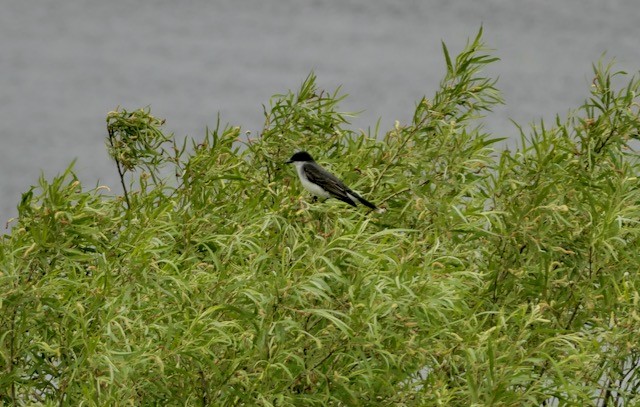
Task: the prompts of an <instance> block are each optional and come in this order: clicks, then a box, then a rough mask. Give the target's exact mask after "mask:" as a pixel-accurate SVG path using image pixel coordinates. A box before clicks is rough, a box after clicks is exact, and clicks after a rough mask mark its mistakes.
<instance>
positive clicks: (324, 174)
mask: <svg viewBox="0 0 640 407" xmlns="http://www.w3.org/2000/svg"><path fill="white" fill-rule="evenodd" d="M302 169H303V171H304V175H306V176H307V179H309V181H311V182H313V183H314V184H316V185H319V186H321V187H322V188H323V189H324V190H325V191H327V192H328V193H329V194H330V195H331V196H332V197H334V198H336V199H339V200H341V201H343V202H346V203H348V204H349V205H351V206H356V203H355V202H353V200H352V199H351V198H349V196H348V195H347V193H351V194H353V192H352V191H351V190H350V189H349V188H348V187H347V186H346V185H345V184H344V183H343V182H342V181H340V180H339V179H338V177H336V176H335V175H333V174H332V173H330V172H329V171H327V170H325V169H324V168H322V167H320V166H319V165H309V164H307V165H305V166H303V167H302Z"/></svg>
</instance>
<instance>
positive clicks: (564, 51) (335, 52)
mask: <svg viewBox="0 0 640 407" xmlns="http://www.w3.org/2000/svg"><path fill="white" fill-rule="evenodd" d="M0 5H1V7H0V138H1V140H2V146H3V148H2V149H0V165H1V167H0V171H1V174H2V175H1V176H0V225H2V227H4V224H5V222H6V221H7V220H8V219H9V218H10V217H12V216H16V215H17V209H16V205H17V204H18V203H19V201H20V194H21V193H22V192H24V191H26V190H28V188H29V186H30V185H34V184H36V183H37V180H38V177H39V176H40V174H44V176H45V177H46V178H52V177H53V176H55V175H56V174H58V173H60V172H62V171H64V170H65V168H66V167H67V166H68V165H69V163H70V162H71V161H72V160H73V159H77V163H76V165H75V171H76V173H77V174H78V175H79V177H80V179H81V181H82V182H83V183H84V186H85V188H91V187H93V186H96V185H98V184H99V185H107V186H109V187H110V188H111V189H112V191H113V192H114V193H120V191H121V190H120V186H119V181H118V177H117V173H116V168H115V165H114V163H112V162H111V161H110V159H109V158H108V156H107V153H106V149H105V137H106V131H105V117H106V114H107V112H109V111H110V110H113V109H114V108H115V107H116V106H121V107H124V108H126V109H136V108H139V107H145V106H150V107H151V109H152V113H153V114H154V115H155V116H157V117H163V118H166V119H167V122H166V127H165V129H166V130H167V131H168V132H174V133H175V134H176V136H177V137H184V136H191V137H195V138H202V137H203V135H204V132H205V128H206V127H207V126H210V127H213V126H215V124H216V117H217V114H218V113H220V116H221V121H222V123H223V124H225V123H229V124H232V125H240V126H242V128H243V130H244V131H247V130H250V131H252V132H253V133H254V134H255V133H257V131H258V130H259V129H260V128H261V126H262V123H263V115H262V104H267V105H268V101H269V98H270V97H271V96H272V95H273V94H275V93H286V91H287V90H289V89H291V90H297V88H298V87H299V86H300V84H301V83H302V81H303V80H304V79H305V77H306V76H307V75H308V74H309V73H310V72H311V71H312V70H313V71H314V72H315V73H316V75H317V76H318V83H319V85H320V87H322V88H324V89H327V90H334V89H335V88H336V87H337V86H339V85H342V87H343V88H342V89H343V92H344V93H348V94H349V97H348V98H347V100H346V101H344V102H343V103H342V105H341V106H342V110H343V111H363V112H362V113H361V114H360V115H359V116H358V117H357V118H355V119H353V121H352V125H353V129H354V130H357V129H365V130H366V129H367V128H369V127H371V128H374V127H375V124H376V121H377V120H378V119H380V120H381V128H380V129H381V133H384V132H385V131H386V130H388V129H389V128H391V127H392V126H393V123H394V121H395V120H399V121H400V122H407V121H409V120H410V118H411V115H412V112H413V109H414V107H415V104H416V102H417V101H418V100H419V99H420V98H421V97H422V96H423V95H426V96H427V97H428V98H430V97H431V96H432V95H433V93H434V91H435V90H436V89H437V86H438V83H439V81H440V79H441V78H442V77H443V75H444V72H445V64H444V58H443V55H442V51H441V41H445V43H446V44H447V46H448V47H449V51H450V53H451V55H452V56H453V55H455V54H457V53H458V52H459V51H460V50H461V49H462V47H463V46H464V44H465V43H466V41H467V39H468V38H470V37H473V36H475V34H476V33H477V31H478V29H479V27H480V26H481V25H482V26H483V27H484V41H485V43H486V44H487V45H488V46H490V47H491V48H493V49H495V52H494V54H495V56H497V57H499V58H501V61H499V62H497V63H495V64H494V65H493V67H492V68H490V69H491V70H490V71H488V72H486V74H487V75H490V76H493V77H499V81H498V88H499V89H501V91H502V92H503V96H504V98H505V100H506V105H505V106H502V107H499V108H497V109H496V110H495V111H494V112H493V113H490V114H489V115H488V117H487V118H486V122H485V123H486V126H485V127H486V129H487V130H488V131H489V132H491V133H493V134H494V135H495V136H496V137H509V138H511V139H515V138H516V137H517V135H518V132H517V129H516V128H515V126H514V125H513V124H512V123H511V122H510V119H513V120H515V121H516V122H518V123H519V124H521V125H526V124H528V123H530V122H533V121H536V122H538V121H539V120H540V119H544V120H545V121H547V122H551V121H552V120H553V119H554V117H555V115H556V114H560V115H561V116H564V115H566V113H567V112H568V111H569V110H570V109H574V108H577V107H578V106H579V105H580V104H581V103H582V101H583V100H584V99H585V98H586V97H588V95H589V87H590V84H591V80H592V67H591V66H592V63H596V62H597V61H598V60H599V59H601V58H602V57H603V53H604V52H606V56H605V58H606V59H607V60H608V59H611V58H614V57H615V59H616V61H617V65H616V66H617V68H619V69H621V70H625V71H627V72H629V73H631V74H633V73H636V72H637V71H638V70H640V53H639V52H638V38H640V25H638V16H639V15H640V5H639V4H638V3H637V0H608V1H602V0H563V1H556V0H537V1H524V0H486V1H485V0H482V1H478V0H476V1H472V0H467V1H458V2H452V1H448V0H433V1H417V0H342V1H329V0H279V1H263V0H217V1H207V0H185V1H181V2H175V1H169V0H156V1H146V2H141V1H139V0H113V1H108V2H107V1H79V0H57V1H51V0H30V1H22V0H2V1H1V2H0Z"/></svg>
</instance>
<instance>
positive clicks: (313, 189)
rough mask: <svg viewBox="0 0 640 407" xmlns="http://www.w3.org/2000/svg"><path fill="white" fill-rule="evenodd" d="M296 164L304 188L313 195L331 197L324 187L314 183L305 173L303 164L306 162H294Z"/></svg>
mask: <svg viewBox="0 0 640 407" xmlns="http://www.w3.org/2000/svg"><path fill="white" fill-rule="evenodd" d="M293 164H294V165H295V166H296V171H297V172H298V177H299V178H300V182H301V183H302V186H303V187H304V189H306V190H307V191H309V192H310V193H311V194H312V195H313V196H317V197H318V198H325V199H326V198H329V197H330V195H329V194H328V193H327V192H326V191H325V190H324V189H322V188H320V187H319V186H317V185H316V184H314V183H313V182H311V181H309V180H308V179H307V176H306V175H305V173H304V170H303V168H302V166H303V165H304V164H305V163H304V162H294V163H293Z"/></svg>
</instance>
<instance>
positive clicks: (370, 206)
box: [349, 191, 378, 210]
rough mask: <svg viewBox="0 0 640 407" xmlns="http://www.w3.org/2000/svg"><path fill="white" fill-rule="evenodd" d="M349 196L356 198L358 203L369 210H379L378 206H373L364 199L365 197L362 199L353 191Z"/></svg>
mask: <svg viewBox="0 0 640 407" xmlns="http://www.w3.org/2000/svg"><path fill="white" fill-rule="evenodd" d="M349 195H351V196H353V197H354V198H356V200H357V201H358V202H360V203H361V204H363V205H364V206H366V207H369V208H371V209H373V210H376V209H378V207H377V206H375V205H374V204H372V203H371V202H369V201H367V200H366V199H364V198H363V197H361V196H360V195H358V194H356V193H355V192H353V191H350V192H349Z"/></svg>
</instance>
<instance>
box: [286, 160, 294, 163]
mask: <svg viewBox="0 0 640 407" xmlns="http://www.w3.org/2000/svg"><path fill="white" fill-rule="evenodd" d="M292 162H293V161H291V160H289V161H285V164H291V163H292Z"/></svg>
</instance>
